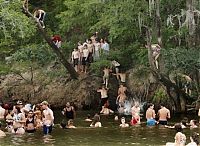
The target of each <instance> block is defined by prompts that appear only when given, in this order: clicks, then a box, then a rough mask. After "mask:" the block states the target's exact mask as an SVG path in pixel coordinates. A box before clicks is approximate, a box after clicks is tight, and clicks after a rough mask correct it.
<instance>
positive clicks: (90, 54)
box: [88, 52, 93, 63]
mask: <svg viewBox="0 0 200 146" xmlns="http://www.w3.org/2000/svg"><path fill="white" fill-rule="evenodd" d="M88 62H89V63H92V62H93V53H92V52H90V53H89V54H88Z"/></svg>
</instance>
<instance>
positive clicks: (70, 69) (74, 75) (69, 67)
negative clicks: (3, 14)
mask: <svg viewBox="0 0 200 146" xmlns="http://www.w3.org/2000/svg"><path fill="white" fill-rule="evenodd" d="M23 10H24V12H25V13H26V14H27V15H28V16H30V17H31V18H32V19H33V20H34V21H35V23H36V24H37V28H38V30H39V32H40V33H41V35H42V36H43V38H44V39H45V40H46V42H47V43H48V44H49V46H50V47H51V48H52V50H53V51H54V53H55V54H56V55H57V57H58V58H59V59H60V62H61V63H62V64H63V65H64V67H65V68H66V69H67V70H68V72H69V74H70V76H71V77H72V78H73V79H77V78H78V73H77V72H76V71H75V69H74V68H73V67H72V65H71V64H70V63H69V62H68V61H67V59H66V58H65V56H64V55H63V54H62V52H61V51H60V49H59V48H58V47H57V46H56V45H55V44H54V43H53V42H52V41H51V38H50V37H49V36H48V34H47V33H46V32H45V31H44V29H43V28H42V26H41V24H40V22H39V21H38V20H37V19H36V18H35V17H34V16H33V15H32V14H31V13H30V12H29V10H28V7H26V6H25V5H23Z"/></svg>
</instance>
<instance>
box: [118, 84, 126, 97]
mask: <svg viewBox="0 0 200 146" xmlns="http://www.w3.org/2000/svg"><path fill="white" fill-rule="evenodd" d="M126 91H127V87H125V86H124V85H123V84H121V85H120V86H119V89H118V95H119V94H124V95H126Z"/></svg>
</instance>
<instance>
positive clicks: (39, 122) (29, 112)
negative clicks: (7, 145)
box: [0, 101, 54, 136]
mask: <svg viewBox="0 0 200 146" xmlns="http://www.w3.org/2000/svg"><path fill="white" fill-rule="evenodd" d="M53 124H54V115H53V111H52V110H51V109H50V108H49V107H48V102H47V101H43V102H42V103H41V104H38V105H34V106H31V104H26V105H25V106H24V105H23V103H22V101H17V103H16V105H14V106H12V107H8V106H6V105H5V108H3V107H2V103H0V125H1V126H5V128H6V129H7V131H8V132H9V133H13V134H24V133H25V132H27V133H34V132H35V131H36V130H37V129H39V128H42V129H43V133H44V134H49V133H51V131H52V126H53ZM3 133H4V132H3V131H1V133H0V134H1V136H5V133H4V134H3Z"/></svg>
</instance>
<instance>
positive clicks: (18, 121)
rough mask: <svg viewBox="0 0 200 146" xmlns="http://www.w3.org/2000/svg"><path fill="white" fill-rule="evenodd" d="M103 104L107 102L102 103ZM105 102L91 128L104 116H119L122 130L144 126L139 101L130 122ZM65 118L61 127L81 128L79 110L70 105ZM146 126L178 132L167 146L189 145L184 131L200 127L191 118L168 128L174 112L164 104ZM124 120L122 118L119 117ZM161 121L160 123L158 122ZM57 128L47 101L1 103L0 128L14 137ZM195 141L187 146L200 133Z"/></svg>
mask: <svg viewBox="0 0 200 146" xmlns="http://www.w3.org/2000/svg"><path fill="white" fill-rule="evenodd" d="M122 91H124V90H122V86H121V87H120V89H119V91H118V92H122ZM102 104H103V103H102ZM106 104H108V103H105V104H104V105H103V106H102V109H101V110H100V111H99V112H98V113H96V114H95V115H94V116H93V118H91V116H90V114H88V116H87V118H86V119H85V121H86V122H90V124H88V126H90V127H94V128H97V127H102V123H101V118H100V117H101V116H105V115H106V116H109V115H111V114H112V115H115V116H114V121H119V119H121V120H120V121H121V124H119V127H121V128H126V127H129V126H135V125H140V124H141V121H140V116H141V114H140V105H139V102H135V103H134V105H133V106H132V108H131V115H132V118H131V120H130V121H129V122H126V116H125V115H124V114H123V113H120V112H119V111H112V110H110V109H109V108H108V107H109V106H107V105H106ZM61 113H62V114H63V115H64V117H65V119H64V120H63V121H62V122H61V123H60V127H61V128H63V129H66V128H67V129H73V128H77V127H76V126H75V125H74V119H75V118H76V110H75V107H74V106H73V105H72V104H71V103H70V102H67V103H66V106H65V107H64V108H63V110H62V112H61ZM145 115H146V125H147V126H155V125H156V124H158V125H160V126H163V127H165V128H173V129H175V130H176V131H177V133H176V134H175V142H173V143H170V142H168V143H166V146H185V143H186V136H185V134H183V132H182V130H183V129H184V128H187V127H189V128H190V129H194V128H198V126H197V123H198V122H197V121H196V120H194V119H191V120H190V122H188V119H187V118H184V119H183V120H182V121H181V122H180V123H176V124H175V125H174V126H169V125H168V120H169V119H170V118H171V115H170V110H169V109H167V108H166V107H165V106H164V105H163V104H160V109H159V110H158V112H157V114H156V112H155V110H154V105H153V104H151V103H150V104H149V105H148V108H147V110H146V113H145ZM119 117H120V118H119ZM156 118H157V121H156ZM53 125H54V113H53V111H52V110H51V109H50V107H49V104H48V102H47V101H43V102H42V103H40V104H37V105H31V104H25V105H23V103H22V101H17V103H16V104H15V105H14V106H13V107H12V108H9V110H8V106H7V105H6V104H4V106H3V104H2V103H1V104H0V129H2V127H4V128H5V129H6V130H7V132H9V133H12V134H24V133H25V132H27V133H34V132H35V131H37V130H38V129H42V131H43V134H45V135H46V134H50V133H51V132H52V129H53ZM4 136H6V134H5V132H4V131H3V130H0V137H4ZM190 140H191V142H190V143H189V144H188V145H187V146H197V145H198V144H199V134H198V133H196V132H193V133H192V135H191V136H190Z"/></svg>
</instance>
